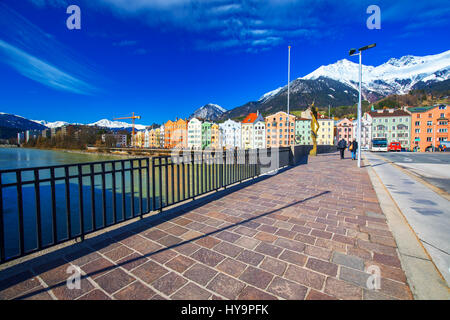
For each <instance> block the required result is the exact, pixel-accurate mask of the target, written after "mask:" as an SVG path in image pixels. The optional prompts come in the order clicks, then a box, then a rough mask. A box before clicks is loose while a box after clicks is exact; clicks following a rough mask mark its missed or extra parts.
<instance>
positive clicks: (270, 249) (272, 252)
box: [255, 242, 283, 258]
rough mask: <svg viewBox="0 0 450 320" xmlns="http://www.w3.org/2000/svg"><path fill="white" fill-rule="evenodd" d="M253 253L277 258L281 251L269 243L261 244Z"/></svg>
mask: <svg viewBox="0 0 450 320" xmlns="http://www.w3.org/2000/svg"><path fill="white" fill-rule="evenodd" d="M255 251H256V252H259V253H262V254H265V255H268V256H271V257H274V258H276V257H278V256H279V254H280V253H281V251H283V249H282V248H280V247H277V246H274V245H271V244H269V243H265V242H261V243H260V244H259V245H258V246H257V247H256V248H255Z"/></svg>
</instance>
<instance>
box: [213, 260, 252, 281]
mask: <svg viewBox="0 0 450 320" xmlns="http://www.w3.org/2000/svg"><path fill="white" fill-rule="evenodd" d="M246 267H247V265H246V264H244V263H242V262H239V261H236V260H234V259H229V258H227V259H225V260H224V261H222V262H221V263H220V264H219V265H218V266H217V269H218V270H220V271H222V272H224V273H226V274H229V275H231V276H233V277H236V278H238V277H239V276H240V275H241V274H242V272H244V270H245V268H246Z"/></svg>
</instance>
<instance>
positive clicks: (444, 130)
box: [439, 128, 448, 133]
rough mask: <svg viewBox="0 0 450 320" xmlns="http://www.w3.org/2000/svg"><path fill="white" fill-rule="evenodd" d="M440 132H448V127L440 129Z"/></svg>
mask: <svg viewBox="0 0 450 320" xmlns="http://www.w3.org/2000/svg"><path fill="white" fill-rule="evenodd" d="M439 132H440V133H445V132H448V129H447V128H445V129H439Z"/></svg>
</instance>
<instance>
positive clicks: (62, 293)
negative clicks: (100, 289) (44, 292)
mask: <svg viewBox="0 0 450 320" xmlns="http://www.w3.org/2000/svg"><path fill="white" fill-rule="evenodd" d="M92 289H94V286H93V285H92V284H91V283H90V282H89V280H87V279H86V278H81V280H80V288H79V289H77V288H74V289H69V288H68V286H67V283H66V282H64V283H60V284H58V285H54V286H52V292H53V294H54V295H55V297H56V298H57V299H58V300H74V299H76V298H78V297H81V296H82V295H83V294H85V293H87V292H89V291H91V290H92Z"/></svg>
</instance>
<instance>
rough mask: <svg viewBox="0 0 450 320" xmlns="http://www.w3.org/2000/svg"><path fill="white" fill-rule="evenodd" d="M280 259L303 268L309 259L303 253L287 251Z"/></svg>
mask: <svg viewBox="0 0 450 320" xmlns="http://www.w3.org/2000/svg"><path fill="white" fill-rule="evenodd" d="M279 259H281V260H284V261H287V262H289V263H292V264H296V265H298V266H300V267H303V266H304V265H305V263H306V260H307V257H306V256H305V255H303V254H301V253H297V252H294V251H290V250H287V249H285V250H284V252H283V253H282V254H281V255H280V257H279Z"/></svg>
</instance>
